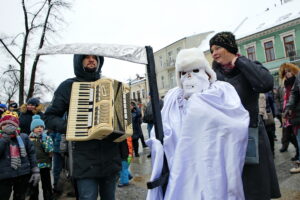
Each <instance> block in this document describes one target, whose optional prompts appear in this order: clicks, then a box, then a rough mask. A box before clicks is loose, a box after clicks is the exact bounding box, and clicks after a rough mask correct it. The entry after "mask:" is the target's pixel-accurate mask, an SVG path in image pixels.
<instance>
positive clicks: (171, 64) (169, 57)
mask: <svg viewBox="0 0 300 200" xmlns="http://www.w3.org/2000/svg"><path fill="white" fill-rule="evenodd" d="M174 64H175V61H174V59H173V52H172V51H169V52H168V66H173V65H174Z"/></svg>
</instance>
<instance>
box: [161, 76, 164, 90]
mask: <svg viewBox="0 0 300 200" xmlns="http://www.w3.org/2000/svg"><path fill="white" fill-rule="evenodd" d="M161 88H165V80H164V76H161Z"/></svg>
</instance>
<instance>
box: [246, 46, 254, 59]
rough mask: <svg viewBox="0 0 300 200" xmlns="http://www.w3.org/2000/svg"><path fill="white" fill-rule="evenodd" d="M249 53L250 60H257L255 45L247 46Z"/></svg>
mask: <svg viewBox="0 0 300 200" xmlns="http://www.w3.org/2000/svg"><path fill="white" fill-rule="evenodd" d="M247 55H248V58H249V59H250V60H252V61H254V60H256V56H255V48H254V46H252V47H248V48H247Z"/></svg>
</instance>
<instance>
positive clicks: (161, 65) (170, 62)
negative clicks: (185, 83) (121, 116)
mask: <svg viewBox="0 0 300 200" xmlns="http://www.w3.org/2000/svg"><path fill="white" fill-rule="evenodd" d="M210 33H211V32H206V33H200V34H196V35H192V36H189V37H185V38H182V39H180V40H178V41H176V42H174V43H172V44H170V45H168V46H166V47H164V48H162V49H160V50H158V51H156V52H154V60H155V71H156V80H157V86H158V92H159V97H160V98H163V97H164V96H165V95H166V93H167V92H168V91H169V90H170V89H172V88H174V87H176V86H177V84H176V78H175V61H176V57H177V54H178V53H179V51H180V50H181V49H186V48H193V47H198V46H199V45H200V44H201V42H202V41H203V40H204V39H205V38H206V36H207V35H208V34H210ZM205 56H206V57H208V58H209V56H210V54H209V55H207V54H205ZM209 60H212V59H211V57H210V59H209Z"/></svg>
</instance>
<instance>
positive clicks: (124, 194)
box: [40, 121, 300, 200]
mask: <svg viewBox="0 0 300 200" xmlns="http://www.w3.org/2000/svg"><path fill="white" fill-rule="evenodd" d="M276 124H277V129H276V135H277V138H278V141H275V166H276V169H277V175H278V180H279V184H280V189H281V193H282V197H281V198H280V199H279V200H300V173H299V174H293V175H292V174H290V173H289V169H290V168H292V167H293V162H292V161H290V159H291V157H293V156H294V155H295V148H294V147H293V145H290V146H289V149H288V151H287V152H284V153H280V152H279V149H280V147H281V143H280V139H281V135H282V134H281V131H282V129H281V128H279V126H278V124H279V122H278V121H276ZM142 128H143V132H144V136H145V139H147V138H148V133H147V129H146V124H142ZM148 154H149V148H142V145H141V144H140V157H138V158H134V159H133V161H132V163H131V165H130V171H131V173H132V175H133V177H134V178H133V179H132V180H131V181H130V185H129V186H126V187H122V188H117V190H116V199H117V200H143V199H146V195H147V188H146V183H147V181H148V180H149V178H150V174H151V159H150V158H147V155H148ZM40 193H41V192H40ZM40 199H42V198H40ZM59 199H60V200H74V199H75V198H69V197H66V195H65V194H64V195H62V196H61V197H60V198H59Z"/></svg>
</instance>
